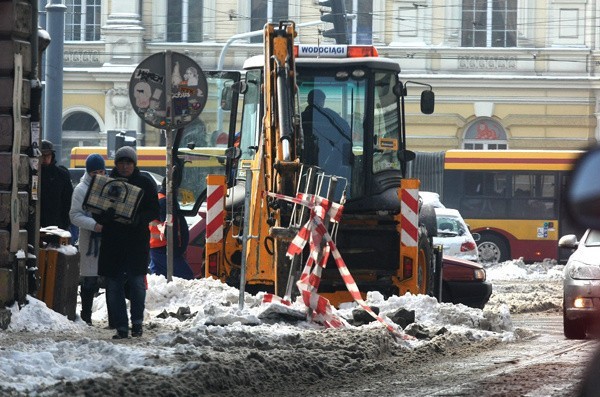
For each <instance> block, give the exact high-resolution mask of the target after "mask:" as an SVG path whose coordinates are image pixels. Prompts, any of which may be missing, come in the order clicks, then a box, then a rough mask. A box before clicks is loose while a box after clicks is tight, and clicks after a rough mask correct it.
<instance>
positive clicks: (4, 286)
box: [0, 267, 15, 308]
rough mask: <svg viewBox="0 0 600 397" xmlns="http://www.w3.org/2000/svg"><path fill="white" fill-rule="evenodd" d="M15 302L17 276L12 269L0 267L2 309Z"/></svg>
mask: <svg viewBox="0 0 600 397" xmlns="http://www.w3.org/2000/svg"><path fill="white" fill-rule="evenodd" d="M14 301H15V276H14V272H13V271H12V269H8V268H4V267H0V308H3V307H5V306H10V305H12V303H13V302H14Z"/></svg>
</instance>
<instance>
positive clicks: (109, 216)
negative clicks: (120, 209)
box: [97, 208, 115, 226]
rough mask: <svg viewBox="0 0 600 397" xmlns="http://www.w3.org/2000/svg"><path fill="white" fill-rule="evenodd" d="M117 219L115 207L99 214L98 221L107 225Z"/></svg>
mask: <svg viewBox="0 0 600 397" xmlns="http://www.w3.org/2000/svg"><path fill="white" fill-rule="evenodd" d="M114 220H115V209H114V208H109V209H107V210H106V211H104V212H103V213H102V214H100V215H98V219H97V221H98V223H99V224H101V225H103V226H104V225H107V224H109V223H111V222H113V221H114Z"/></svg>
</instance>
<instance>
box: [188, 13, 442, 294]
mask: <svg viewBox="0 0 600 397" xmlns="http://www.w3.org/2000/svg"><path fill="white" fill-rule="evenodd" d="M295 38H296V28H295V24H294V23H293V22H291V21H282V22H279V23H269V24H267V25H265V28H264V54H263V55H262V56H256V57H252V58H250V59H248V60H247V61H246V62H245V64H244V72H243V79H242V81H241V82H240V83H239V84H236V85H234V87H235V88H236V90H237V92H238V93H239V94H242V95H243V105H242V107H241V109H240V111H239V114H240V115H241V127H240V128H239V130H238V131H230V137H229V144H230V146H231V148H230V149H235V150H231V151H229V153H230V155H229V156H228V160H227V161H228V164H229V165H230V166H229V167H228V169H227V175H225V176H221V177H216V178H214V179H211V181H210V182H209V185H210V186H213V190H210V189H211V188H210V186H209V192H208V193H207V194H206V195H202V196H201V198H200V200H199V201H202V200H205V198H208V199H207V200H206V202H207V203H208V205H207V209H206V214H205V215H204V216H206V218H207V219H206V224H207V226H206V227H207V237H206V245H205V247H204V248H205V251H204V254H205V275H206V276H207V277H215V278H218V279H221V280H223V281H224V282H227V283H229V284H231V285H234V286H236V287H237V286H239V285H240V280H244V281H245V282H243V283H242V284H241V285H243V286H244V287H245V288H246V290H247V291H251V292H256V291H267V292H272V293H275V294H277V295H279V296H281V297H291V296H292V295H293V294H294V293H295V292H294V291H295V288H294V284H295V281H296V280H297V279H298V276H299V273H300V271H301V267H302V265H303V263H304V261H305V260H306V259H307V255H308V248H305V250H304V255H297V256H295V257H294V259H293V260H292V259H290V258H289V257H287V256H286V252H287V250H288V246H289V244H290V242H291V241H292V239H293V237H294V236H295V235H296V234H297V233H298V231H299V230H300V229H301V227H302V225H303V224H304V223H305V222H306V221H307V220H308V219H309V217H310V211H309V210H308V209H307V207H306V206H304V205H301V204H298V203H297V202H290V201H289V198H293V197H297V196H298V195H300V194H303V193H304V194H310V195H314V196H319V197H323V198H327V199H329V200H331V201H332V202H335V203H339V204H342V205H343V216H342V217H341V221H340V222H339V223H338V222H330V220H329V219H328V217H325V218H326V219H325V223H328V224H329V225H328V226H329V233H330V235H331V236H332V238H333V239H334V241H335V243H336V246H337V248H338V249H339V253H340V255H341V257H342V258H343V261H344V262H345V264H346V266H347V268H348V271H349V272H350V273H351V274H352V276H353V278H354V280H355V281H356V285H357V286H358V288H359V290H360V291H361V292H362V293H366V292H367V291H374V290H376V291H380V292H381V293H382V294H384V296H390V295H392V294H395V295H401V294H404V293H406V292H411V293H414V294H417V293H427V294H431V295H436V296H437V295H438V294H439V289H440V268H441V253H439V252H438V253H437V254H436V252H435V250H434V247H433V245H432V237H433V236H434V235H435V233H436V232H437V227H436V220H435V213H434V211H433V208H430V207H428V206H424V205H421V203H420V201H419V198H418V187H419V182H418V180H413V179H406V178H404V174H405V170H406V164H407V162H408V161H410V160H411V159H412V158H414V153H413V152H411V151H409V150H407V149H406V137H405V135H406V133H405V109H404V106H405V98H406V97H407V83H405V82H402V81H401V80H400V67H399V65H398V63H397V62H394V61H392V60H389V59H385V58H382V57H379V56H378V53H377V50H376V49H375V48H374V47H372V46H353V45H319V44H311V45H300V44H295V43H294V41H295ZM408 83H409V84H411V83H412V82H408ZM416 84H418V83H416ZM425 86H427V87H428V88H427V89H425V90H423V91H422V92H421V100H420V106H421V110H422V112H423V113H431V112H432V111H433V92H432V90H431V86H428V85H425ZM414 106H415V107H416V106H418V105H416V104H415V105H414ZM214 186H217V188H216V190H215V189H214ZM215 191H217V192H221V194H216V197H217V200H216V201H215V200H214V197H215V194H214V192H215ZM286 198H288V199H286ZM215 206H216V208H221V210H217V211H216V212H215V210H214V208H215ZM198 207H199V204H197V205H196V206H195V210H196V209H197V208H198ZM215 213H216V214H217V215H216V219H217V221H216V222H215V215H214V214H215ZM215 223H216V224H217V225H218V226H214V225H215ZM215 228H216V229H215ZM215 230H220V232H219V233H217V237H218V238H217V239H215V238H214V237H213V236H214V232H215ZM209 234H210V236H209ZM319 293H320V294H323V295H325V296H326V297H328V298H329V299H330V300H331V301H332V302H333V303H339V302H342V301H346V300H349V299H350V297H349V295H348V294H347V289H346V283H345V281H344V279H343V278H342V277H341V276H340V274H339V271H338V269H337V267H336V265H335V263H334V259H333V258H330V259H329V263H328V265H327V266H326V268H324V269H323V271H322V274H321V280H320V285H319Z"/></svg>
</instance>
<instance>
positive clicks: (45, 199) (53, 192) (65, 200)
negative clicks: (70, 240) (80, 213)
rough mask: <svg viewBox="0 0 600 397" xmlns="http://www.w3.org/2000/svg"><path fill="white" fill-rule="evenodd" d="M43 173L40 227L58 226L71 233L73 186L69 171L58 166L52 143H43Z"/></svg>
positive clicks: (45, 141)
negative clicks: (70, 215)
mask: <svg viewBox="0 0 600 397" xmlns="http://www.w3.org/2000/svg"><path fill="white" fill-rule="evenodd" d="M41 152H42V162H41V164H42V171H41V180H40V189H41V192H40V226H41V227H47V226H57V227H59V228H61V229H63V230H66V231H69V226H70V225H71V220H70V218H69V210H70V209H71V196H72V195H73V184H72V183H71V176H70V175H69V170H67V169H66V168H64V167H61V166H58V165H56V153H55V152H54V145H52V142H50V141H47V140H43V141H42V147H41Z"/></svg>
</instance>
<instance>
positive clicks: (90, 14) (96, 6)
mask: <svg viewBox="0 0 600 397" xmlns="http://www.w3.org/2000/svg"><path fill="white" fill-rule="evenodd" d="M100 4H101V0H66V1H65V5H66V6H67V11H66V14H65V41H98V40H100V27H101V25H102V20H101V15H102V13H101V6H100Z"/></svg>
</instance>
